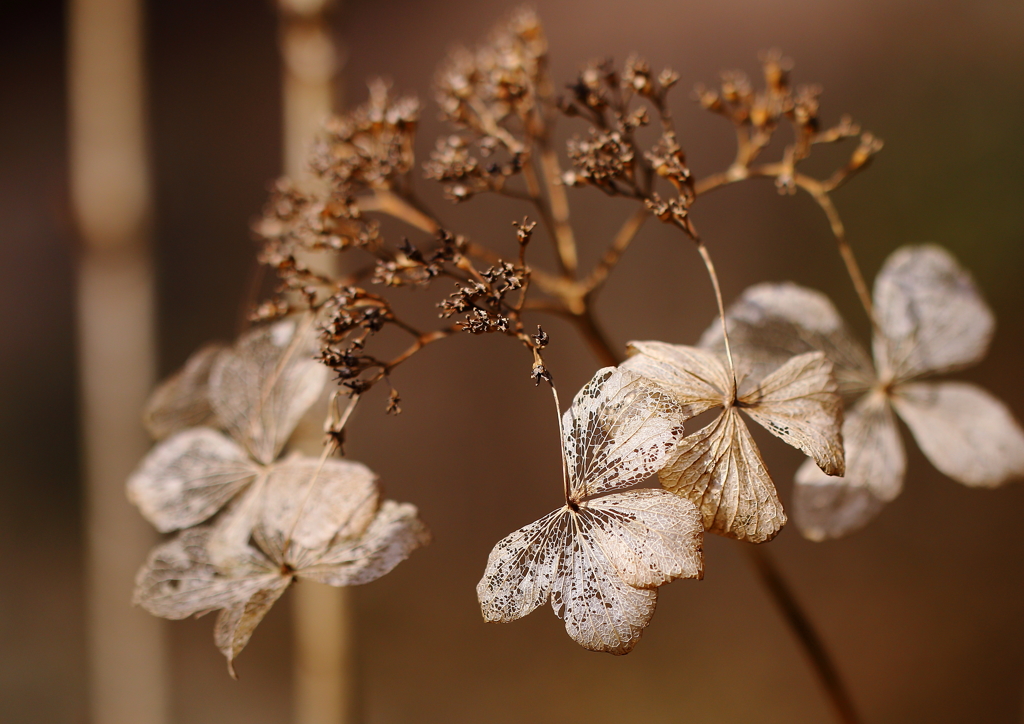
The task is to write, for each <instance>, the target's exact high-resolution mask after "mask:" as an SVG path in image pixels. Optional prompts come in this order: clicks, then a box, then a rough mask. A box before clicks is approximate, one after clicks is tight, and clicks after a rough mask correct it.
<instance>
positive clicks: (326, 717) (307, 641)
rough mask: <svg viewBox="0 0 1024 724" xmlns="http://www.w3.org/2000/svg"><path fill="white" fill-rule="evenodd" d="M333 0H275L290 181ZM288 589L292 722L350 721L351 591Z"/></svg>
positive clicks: (328, 59) (324, 52)
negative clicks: (292, 659) (292, 640)
mask: <svg viewBox="0 0 1024 724" xmlns="http://www.w3.org/2000/svg"><path fill="white" fill-rule="evenodd" d="M333 5H334V3H332V2H330V0H279V3H278V7H279V10H280V17H281V55H282V60H283V64H284V69H283V70H284V72H283V83H284V86H283V89H282V114H283V135H284V170H285V173H286V174H287V175H288V176H290V177H291V178H293V179H301V178H302V177H303V176H304V175H306V174H307V170H306V166H305V162H306V157H307V155H308V152H309V146H310V143H311V142H312V140H313V138H314V136H315V135H316V132H317V130H318V129H319V128H320V125H321V124H322V123H323V121H324V120H325V119H326V118H327V116H328V115H329V114H330V113H331V111H332V110H334V106H335V93H334V79H335V75H336V72H337V68H338V54H337V50H336V48H335V45H334V42H333V40H332V37H331V28H330V23H329V22H328V11H329V10H331V9H332V6H333ZM304 261H306V262H307V263H308V264H310V265H311V267H314V268H315V270H317V271H323V272H327V273H329V274H331V275H332V276H334V275H336V274H337V272H338V271H339V270H338V269H324V268H323V266H324V264H325V261H324V260H323V258H322V257H320V258H311V259H307V260H304ZM317 267H319V268H317ZM303 442H305V445H306V446H310V447H319V446H320V445H322V440H319V439H317V440H309V441H300V442H299V444H302V443H303ZM294 591H295V595H294V598H293V600H292V611H293V617H292V623H293V628H294V631H295V673H294V677H295V678H294V697H295V712H294V721H295V724H348V722H351V721H352V720H353V713H354V692H355V687H354V685H353V681H354V678H355V670H354V669H355V667H354V661H353V659H354V649H353V641H352V632H353V625H352V611H351V607H352V599H351V595H350V592H349V591H348V589H346V588H334V587H331V586H326V585H322V584H318V583H313V582H305V583H302V584H301V585H299V586H296V587H295V589H294Z"/></svg>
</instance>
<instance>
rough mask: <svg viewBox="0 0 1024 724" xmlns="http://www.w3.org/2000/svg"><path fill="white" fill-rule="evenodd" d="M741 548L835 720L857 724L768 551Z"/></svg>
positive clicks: (847, 699)
mask: <svg viewBox="0 0 1024 724" xmlns="http://www.w3.org/2000/svg"><path fill="white" fill-rule="evenodd" d="M743 548H744V550H745V551H746V553H747V557H748V558H749V559H750V562H751V564H752V565H753V566H754V569H755V570H756V571H757V575H758V578H759V579H760V581H761V583H762V584H763V585H764V587H765V590H767V591H768V593H769V594H770V595H771V597H772V600H774V601H775V605H776V606H777V607H778V609H779V613H781V614H782V617H783V618H784V619H786V623H787V624H788V625H789V628H790V630H791V631H792V632H793V635H794V636H796V638H797V640H798V641H799V642H800V645H801V646H802V647H803V650H804V653H805V654H806V655H807V658H808V659H809V660H810V663H811V666H812V668H813V669H814V672H815V673H816V674H817V675H818V681H819V682H820V683H821V685H822V686H823V687H824V688H825V692H826V693H827V694H828V699H829V703H830V704H831V705H832V708H833V710H835V713H836V716H837V717H838V718H839V721H841V722H843V724H859V723H860V721H861V719H860V717H859V716H858V715H857V710H856V709H855V708H854V706H853V700H852V699H851V698H850V694H849V692H847V690H846V686H845V685H844V684H843V679H842V677H841V676H840V675H839V670H838V669H837V668H836V665H835V662H834V661H832V657H831V656H829V653H828V649H827V648H826V647H825V643H824V642H823V641H822V640H821V636H819V635H818V632H817V631H816V630H815V628H814V625H813V624H812V623H811V621H810V619H809V618H808V617H807V614H806V613H804V610H803V609H802V608H801V607H800V603H799V602H798V601H797V600H796V596H794V595H793V591H792V590H791V589H790V588H789V586H788V585H787V584H786V581H785V579H784V578H783V577H782V574H781V573H780V572H779V569H778V568H777V567H776V565H775V563H774V562H773V561H772V559H771V558H770V557H769V555H768V552H767V551H765V550H764V549H763V548H762V547H761V546H757V545H749V544H744V545H743Z"/></svg>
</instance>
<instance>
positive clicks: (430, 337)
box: [381, 324, 462, 375]
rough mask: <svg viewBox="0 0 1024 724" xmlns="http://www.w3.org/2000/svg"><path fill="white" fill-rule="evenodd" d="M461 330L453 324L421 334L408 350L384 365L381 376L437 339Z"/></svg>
mask: <svg viewBox="0 0 1024 724" xmlns="http://www.w3.org/2000/svg"><path fill="white" fill-rule="evenodd" d="M461 329H462V327H460V326H459V325H456V324H453V325H452V326H450V327H445V328H444V329H438V330H436V331H433V332H427V333H425V334H421V335H420V336H419V337H417V338H416V341H415V342H413V343H412V344H411V345H410V346H409V347H408V348H406V350H405V351H404V352H402V353H401V354H399V355H398V356H397V357H395V358H394V359H392V360H391V361H390V362H388V363H387V364H386V365H385V368H384V370H383V371H382V372H381V375H385V374H388V373H390V372H391V370H393V369H394V368H395V367H397V366H398V365H400V364H402V363H403V362H405V361H406V360H407V359H409V358H410V357H412V356H413V355H414V354H416V353H417V352H419V351H420V350H421V349H423V348H424V347H426V346H427V345H428V344H430V343H431V342H436V341H438V340H439V339H444V338H445V337H450V336H451V335H453V334H455V333H456V332H458V331H460V330H461Z"/></svg>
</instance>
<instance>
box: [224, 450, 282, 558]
mask: <svg viewBox="0 0 1024 724" xmlns="http://www.w3.org/2000/svg"><path fill="white" fill-rule="evenodd" d="M266 484H267V471H266V470H263V471H262V472H261V473H260V475H258V476H256V479H255V480H254V481H253V482H252V484H251V485H250V486H249V488H248V489H247V490H246V491H245V492H243V493H242V494H241V495H239V496H237V497H236V498H235V499H234V500H232V501H231V503H230V504H229V505H228V507H227V508H225V509H224V512H223V513H221V514H220V515H219V516H218V517H217V519H216V520H215V521H213V523H212V524H211V525H210V537H209V540H208V541H207V543H206V550H207V552H208V553H209V556H210V562H212V563H213V565H215V566H216V567H217V568H218V569H220V570H222V571H225V572H230V571H233V570H234V569H235V568H237V567H238V566H239V565H240V564H241V565H245V561H246V560H247V559H248V556H249V551H250V550H251V549H252V548H251V546H250V545H249V540H250V539H251V538H252V533H253V529H254V528H255V527H256V523H257V521H258V520H259V517H260V512H261V511H262V510H263V491H264V489H265V488H266ZM275 562H276V563H281V561H280V560H278V561H275Z"/></svg>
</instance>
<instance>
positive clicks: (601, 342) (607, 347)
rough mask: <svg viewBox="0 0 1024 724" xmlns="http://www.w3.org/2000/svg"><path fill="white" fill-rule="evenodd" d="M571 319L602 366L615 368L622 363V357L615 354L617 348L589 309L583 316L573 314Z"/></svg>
mask: <svg viewBox="0 0 1024 724" xmlns="http://www.w3.org/2000/svg"><path fill="white" fill-rule="evenodd" d="M570 319H572V321H573V323H574V324H575V325H576V329H578V330H579V332H580V334H581V335H583V339H584V340H585V341H586V343H587V346H588V347H590V351H591V352H593V353H594V356H595V357H597V359H598V361H600V363H601V364H602V365H604V366H606V367H614V366H616V365H618V364H619V363H620V362H622V360H623V357H622V355H619V354H616V353H615V348H614V347H613V346H612V344H611V342H610V341H609V340H608V337H607V336H605V333H604V330H603V329H601V327H600V326H598V323H597V320H596V319H594V315H593V313H592V312H591V311H590V308H589V307H587V308H586V309H585V310H584V311H583V313H582V314H573V315H572V316H571V317H570Z"/></svg>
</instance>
